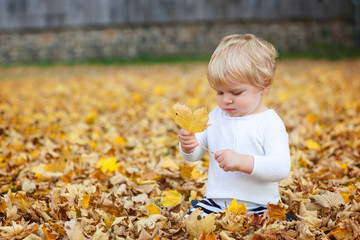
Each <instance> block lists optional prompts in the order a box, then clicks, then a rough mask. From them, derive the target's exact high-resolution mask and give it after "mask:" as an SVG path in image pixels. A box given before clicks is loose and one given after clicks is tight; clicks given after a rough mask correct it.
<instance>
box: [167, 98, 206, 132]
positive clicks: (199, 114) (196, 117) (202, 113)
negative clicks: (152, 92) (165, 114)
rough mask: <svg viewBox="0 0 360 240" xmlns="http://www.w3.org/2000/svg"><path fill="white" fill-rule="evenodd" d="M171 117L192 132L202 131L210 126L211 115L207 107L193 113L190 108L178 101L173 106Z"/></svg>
mask: <svg viewBox="0 0 360 240" xmlns="http://www.w3.org/2000/svg"><path fill="white" fill-rule="evenodd" d="M171 117H172V118H173V119H174V120H175V122H176V123H177V124H178V125H179V126H180V127H182V128H183V129H185V130H187V131H189V132H192V133H196V132H202V131H204V130H205V129H206V128H207V127H208V126H209V125H207V122H208V121H209V117H208V112H207V110H206V108H199V109H197V110H195V111H194V113H193V112H192V111H191V109H190V108H188V107H186V106H184V105H181V104H180V103H176V104H175V105H174V106H173V112H172V115H171Z"/></svg>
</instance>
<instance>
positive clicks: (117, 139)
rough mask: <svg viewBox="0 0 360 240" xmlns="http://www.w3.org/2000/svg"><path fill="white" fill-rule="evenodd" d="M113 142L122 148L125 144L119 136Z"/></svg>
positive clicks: (124, 140) (123, 139)
mask: <svg viewBox="0 0 360 240" xmlns="http://www.w3.org/2000/svg"><path fill="white" fill-rule="evenodd" d="M114 142H115V143H116V144H117V145H119V146H124V145H125V144H126V143H127V141H126V139H125V138H123V137H121V136H118V137H116V138H115V139H114Z"/></svg>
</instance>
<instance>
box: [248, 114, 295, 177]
mask: <svg viewBox="0 0 360 240" xmlns="http://www.w3.org/2000/svg"><path fill="white" fill-rule="evenodd" d="M290 168H291V159H290V150H289V136H288V134H287V132H286V129H285V125H284V123H283V122H282V120H281V119H280V117H278V116H277V118H275V119H273V120H270V121H269V122H266V124H265V126H264V155H255V156H254V169H253V171H252V173H251V175H252V176H254V177H256V178H258V179H261V180H263V181H270V182H278V181H281V180H283V179H285V178H286V177H287V176H288V175H289V172H290Z"/></svg>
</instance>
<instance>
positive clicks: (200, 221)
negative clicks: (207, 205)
mask: <svg viewBox="0 0 360 240" xmlns="http://www.w3.org/2000/svg"><path fill="white" fill-rule="evenodd" d="M185 227H186V231H187V232H188V233H189V234H190V235H191V236H193V237H200V236H201V235H203V234H205V235H207V234H209V233H211V232H213V231H214V230H215V228H216V226H215V215H214V214H213V213H212V214H209V215H207V216H205V217H203V216H202V211H201V210H200V209H195V210H194V211H193V212H192V213H191V214H190V216H189V217H188V218H186V219H185Z"/></svg>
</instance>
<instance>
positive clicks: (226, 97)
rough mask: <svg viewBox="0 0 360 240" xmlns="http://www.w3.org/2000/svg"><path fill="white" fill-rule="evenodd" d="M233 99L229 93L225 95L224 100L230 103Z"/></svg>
mask: <svg viewBox="0 0 360 240" xmlns="http://www.w3.org/2000/svg"><path fill="white" fill-rule="evenodd" d="M233 101H234V100H233V99H232V97H231V96H230V95H228V94H226V95H225V96H224V102H225V103H226V104H229V103H233Z"/></svg>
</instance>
